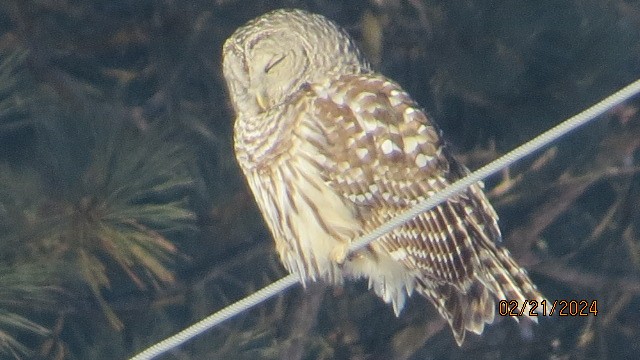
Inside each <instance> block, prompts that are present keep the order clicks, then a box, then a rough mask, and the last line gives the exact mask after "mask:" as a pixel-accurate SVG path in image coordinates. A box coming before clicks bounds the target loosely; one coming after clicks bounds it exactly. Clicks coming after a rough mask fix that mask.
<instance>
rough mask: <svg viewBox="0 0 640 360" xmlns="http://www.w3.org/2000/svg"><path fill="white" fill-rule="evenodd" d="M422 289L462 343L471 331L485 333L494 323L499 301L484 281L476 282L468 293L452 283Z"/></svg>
mask: <svg viewBox="0 0 640 360" xmlns="http://www.w3.org/2000/svg"><path fill="white" fill-rule="evenodd" d="M418 291H420V292H421V293H422V295H424V296H425V297H426V298H427V299H429V300H430V301H431V303H432V304H433V305H434V306H435V307H436V309H437V310H438V312H439V313H440V315H442V317H444V318H445V319H446V320H447V322H448V323H449V326H450V327H451V331H452V332H453V336H454V338H455V339H456V343H458V346H461V345H462V343H463V342H464V338H465V333H466V331H467V330H469V331H472V332H474V333H476V334H482V331H483V330H484V324H491V323H492V322H493V318H494V316H495V301H494V299H493V297H492V296H491V294H490V293H489V292H488V291H487V288H486V287H485V286H483V285H481V284H474V285H473V286H472V287H471V288H470V289H469V290H468V291H467V293H466V294H465V293H462V292H461V291H460V289H458V288H456V287H455V286H453V285H451V284H442V285H436V286H424V287H420V288H419V289H418Z"/></svg>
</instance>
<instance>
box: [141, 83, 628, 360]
mask: <svg viewBox="0 0 640 360" xmlns="http://www.w3.org/2000/svg"><path fill="white" fill-rule="evenodd" d="M638 93H640V80H636V81H634V82H633V83H631V84H629V85H627V86H625V87H624V88H622V89H620V90H619V91H617V92H615V93H614V94H612V95H610V96H608V97H606V98H605V99H603V100H601V101H600V102H598V103H596V104H595V105H593V106H591V107H589V108H588V109H586V110H584V111H582V112H580V113H579V114H577V115H575V116H572V117H570V118H569V119H567V120H565V121H563V122H562V123H560V124H559V125H557V126H555V127H553V128H551V129H549V130H547V131H545V132H544V133H542V134H541V135H539V136H537V137H535V138H533V139H532V140H530V141H528V142H526V143H525V144H523V145H521V146H519V147H517V148H515V149H514V150H512V151H510V152H508V153H506V154H505V155H503V156H501V157H499V158H498V159H496V160H494V161H492V162H490V163H489V164H487V165H485V166H483V167H482V168H480V169H478V170H476V171H474V172H473V173H471V174H469V175H467V176H465V177H464V178H462V179H460V180H458V181H456V182H455V183H453V184H451V185H450V186H447V187H446V188H445V189H443V190H442V191H440V192H438V193H437V194H435V195H433V196H431V197H430V198H428V199H427V200H425V201H423V202H421V203H419V204H417V205H416V206H414V207H413V208H411V209H409V210H407V211H406V212H404V213H402V214H400V215H398V216H397V217H395V218H393V219H391V220H390V221H388V222H387V223H385V224H383V225H381V226H380V227H378V228H376V229H375V230H373V231H372V232H370V233H368V234H366V235H364V236H362V237H360V238H358V239H356V240H354V241H353V243H351V245H350V246H349V252H354V251H357V250H359V249H362V248H363V247H365V246H367V245H368V244H369V243H371V242H372V241H374V240H375V239H377V238H379V237H380V236H383V235H385V234H386V233H388V232H390V231H392V230H393V229H395V228H396V227H399V226H401V225H403V224H405V223H406V222H407V221H409V220H411V219H413V218H414V217H415V216H417V215H418V214H421V213H423V212H426V211H428V210H430V209H432V208H433V207H435V206H437V205H438V204H440V203H442V202H444V201H445V200H446V199H448V198H450V197H451V196H453V195H456V194H457V193H459V192H461V191H464V190H465V189H467V188H468V187H469V186H471V185H473V184H475V183H477V182H478V181H480V180H482V179H484V178H486V177H488V176H490V175H493V174H495V173H497V172H498V171H500V170H502V169H504V168H506V167H507V166H509V165H511V164H513V163H515V162H516V161H518V160H520V159H522V158H524V157H526V156H528V155H531V154H532V153H533V152H535V151H537V150H539V149H540V148H542V147H544V146H546V145H548V144H550V143H551V142H553V141H555V140H557V139H558V138H560V137H562V136H563V135H566V134H567V133H569V132H570V131H572V130H574V129H576V128H578V127H580V126H582V125H584V124H586V123H588V122H589V121H591V120H593V119H595V118H596V117H598V116H600V115H602V114H603V113H604V112H606V111H607V110H609V109H611V108H613V107H614V106H616V105H619V104H620V103H622V102H623V101H625V100H628V99H629V98H631V97H632V96H634V95H636V94H638ZM296 283H298V276H297V275H294V274H291V275H288V276H286V277H284V278H282V279H280V280H278V281H276V282H274V283H272V284H270V285H268V286H266V287H264V288H262V289H260V290H258V291H257V292H255V293H253V294H251V295H249V296H248V297H246V298H244V299H242V300H239V301H237V302H235V303H233V304H231V305H229V306H227V307H225V308H224V309H222V310H220V311H218V312H216V313H214V314H212V315H210V316H208V317H207V318H205V319H203V320H201V321H199V322H197V323H195V324H193V325H191V326H189V327H188V328H186V329H184V330H182V331H180V332H179V333H177V334H175V335H173V336H171V337H169V338H167V339H165V340H163V341H161V342H159V343H156V344H155V345H153V346H151V347H149V348H148V349H146V350H144V351H142V352H141V353H139V354H138V355H136V356H134V357H132V358H131V360H147V359H152V358H153V357H155V356H157V355H160V354H163V353H165V352H167V351H169V350H171V349H173V348H175V347H177V346H179V345H180V344H182V343H184V342H186V341H188V340H190V339H192V338H193V337H195V336H197V335H199V334H201V333H203V332H204V331H206V330H208V329H210V328H212V327H214V326H216V325H218V324H220V323H221V322H223V321H225V320H228V319H230V318H232V317H234V316H236V315H238V314H240V313H241V312H244V311H246V310H248V309H250V308H252V307H254V306H256V305H258V304H260V303H262V302H263V301H266V300H267V299H270V298H272V297H273V296H275V295H277V294H279V293H281V292H283V291H285V290H286V289H288V288H290V287H291V286H293V285H294V284H296Z"/></svg>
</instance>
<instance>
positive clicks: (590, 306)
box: [498, 300, 598, 316]
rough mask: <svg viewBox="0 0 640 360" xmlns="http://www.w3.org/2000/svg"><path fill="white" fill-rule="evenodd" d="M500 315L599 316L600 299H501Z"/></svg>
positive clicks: (499, 303) (499, 305) (499, 304)
mask: <svg viewBox="0 0 640 360" xmlns="http://www.w3.org/2000/svg"><path fill="white" fill-rule="evenodd" d="M498 314H499V315H500V316H597V315H598V300H553V301H549V300H542V301H538V300H525V301H518V300H500V301H499V302H498Z"/></svg>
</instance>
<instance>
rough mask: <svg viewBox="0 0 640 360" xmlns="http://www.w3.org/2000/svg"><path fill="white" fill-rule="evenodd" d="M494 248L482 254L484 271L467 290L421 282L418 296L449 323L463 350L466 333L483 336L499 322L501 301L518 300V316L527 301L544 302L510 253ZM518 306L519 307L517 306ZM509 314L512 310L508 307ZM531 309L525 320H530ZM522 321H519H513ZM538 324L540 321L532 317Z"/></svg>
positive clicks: (480, 254)
mask: <svg viewBox="0 0 640 360" xmlns="http://www.w3.org/2000/svg"><path fill="white" fill-rule="evenodd" d="M487 245H489V247H490V248H488V249H482V250H480V252H479V254H478V258H479V260H480V267H479V268H477V269H476V270H475V273H474V276H475V278H474V279H473V281H472V282H471V283H470V285H469V286H467V287H466V288H464V289H463V288H461V287H460V286H456V285H453V284H437V283H434V282H432V281H428V280H426V279H425V280H424V281H420V282H419V284H420V285H419V286H418V289H417V290H418V292H420V293H421V294H422V295H423V296H425V297H426V298H427V299H429V300H430V301H431V303H432V304H433V305H434V306H435V307H436V309H437V310H438V312H439V313H440V314H441V315H442V316H443V317H444V318H445V319H446V320H447V322H448V323H449V326H450V327H451V330H452V331H453V336H454V337H455V339H456V342H457V343H458V346H461V345H462V343H463V342H464V338H465V333H466V331H467V330H468V331H471V332H474V333H476V334H482V331H483V330H484V325H485V324H491V323H492V322H493V320H494V318H495V312H496V307H497V305H498V301H499V300H506V301H507V302H509V301H510V300H516V301H517V304H518V308H517V310H514V311H516V312H518V313H519V312H520V309H521V307H522V305H523V303H524V302H525V301H527V302H528V301H529V300H537V301H538V303H540V301H542V300H543V296H542V295H541V294H540V292H539V291H538V290H537V289H536V287H535V285H534V284H533V282H532V281H531V279H529V276H528V275H527V273H526V272H525V270H523V269H522V268H521V267H520V266H518V264H516V262H515V260H513V258H512V257H511V255H510V254H509V252H508V250H506V249H504V248H497V247H496V246H495V245H494V244H487ZM513 304H515V303H513ZM506 309H507V310H508V309H509V307H506ZM529 310H530V307H529V306H527V307H526V308H525V311H524V312H523V316H528V314H529ZM513 318H514V319H515V320H516V321H518V317H517V316H515V317H513ZM530 319H531V320H533V321H535V322H537V317H530Z"/></svg>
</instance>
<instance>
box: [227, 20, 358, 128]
mask: <svg viewBox="0 0 640 360" xmlns="http://www.w3.org/2000/svg"><path fill="white" fill-rule="evenodd" d="M222 62H223V72H224V77H225V80H226V82H227V86H228V88H229V92H230V95H231V100H232V102H233V106H234V108H235V111H236V113H237V114H245V115H255V114H258V113H261V112H264V111H266V110H268V109H270V108H272V107H274V106H277V105H279V104H282V103H283V102H285V101H286V100H287V99H288V98H289V97H290V96H291V95H293V94H294V93H296V92H297V91H298V90H299V89H300V88H301V86H302V85H304V84H308V83H315V82H319V81H322V80H323V79H326V78H327V76H330V75H331V74H333V73H340V74H353V73H361V72H363V71H368V70H369V65H368V64H367V62H366V60H364V58H363V57H362V55H361V54H360V51H359V50H358V48H357V47H356V45H355V43H354V41H353V40H352V39H351V37H349V35H348V34H347V33H346V32H345V31H344V30H342V29H340V28H339V27H338V26H337V25H336V24H334V23H333V22H331V21H330V20H328V19H327V18H325V17H323V16H321V15H316V14H311V13H308V12H305V11H302V10H294V9H280V10H275V11H272V12H270V13H267V14H265V15H262V16H260V17H258V18H256V19H253V20H251V21H249V22H248V23H247V24H246V25H244V26H242V27H241V28H239V29H238V30H236V31H235V32H234V33H233V34H232V35H231V37H229V39H227V41H226V42H225V44H224V49H223V61H222Z"/></svg>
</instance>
